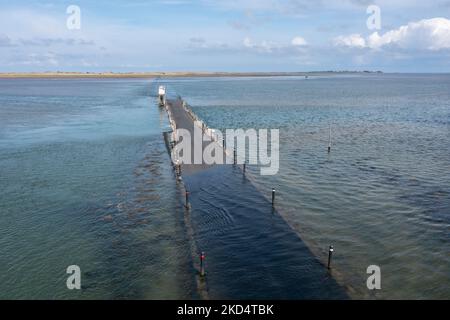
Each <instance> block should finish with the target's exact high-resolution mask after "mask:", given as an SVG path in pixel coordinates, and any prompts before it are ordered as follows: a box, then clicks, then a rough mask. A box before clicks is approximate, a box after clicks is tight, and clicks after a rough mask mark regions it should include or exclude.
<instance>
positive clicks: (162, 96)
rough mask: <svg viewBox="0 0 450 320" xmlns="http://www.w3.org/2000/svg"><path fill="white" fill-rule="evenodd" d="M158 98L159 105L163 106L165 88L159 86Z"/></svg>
mask: <svg viewBox="0 0 450 320" xmlns="http://www.w3.org/2000/svg"><path fill="white" fill-rule="evenodd" d="M158 97H159V104H160V105H164V104H165V103H166V87H165V86H159V88H158Z"/></svg>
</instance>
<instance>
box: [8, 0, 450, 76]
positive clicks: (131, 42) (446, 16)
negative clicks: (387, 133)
mask: <svg viewBox="0 0 450 320" xmlns="http://www.w3.org/2000/svg"><path fill="white" fill-rule="evenodd" d="M70 5H76V6H78V7H79V8H80V10H81V20H80V21H81V28H80V29H76V30H70V29H68V28H67V26H66V22H67V19H68V18H69V16H70V14H67V12H66V9H67V7H68V6H70ZM370 5H376V6H377V7H378V8H379V10H380V18H381V20H380V25H379V27H380V28H379V29H373V28H371V29H369V28H368V26H367V24H366V21H367V19H368V18H370V17H371V14H370V13H369V14H368V13H367V8H368V6H370ZM371 12H373V11H371ZM0 51H1V55H0V71H2V72H10V71H56V70H60V71H92V72H95V71H116V72H126V71H315V70H318V71H321V70H382V71H386V72H450V0H433V1H419V0H390V1H389V0H336V1H325V0H322V1H307V0H154V1H144V0H136V1H133V0H128V1H126V0H109V1H106V0H97V1H85V0H82V1H74V0H71V1H20V0H19V1H17V0H16V1H3V0H0Z"/></svg>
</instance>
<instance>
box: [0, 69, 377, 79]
mask: <svg viewBox="0 0 450 320" xmlns="http://www.w3.org/2000/svg"><path fill="white" fill-rule="evenodd" d="M373 73H382V72H381V71H312V72H125V73H120V72H117V73H116V72H3V73H0V78H158V77H161V78H187V77H283V76H284V77H285V76H300V77H302V76H324V75H342V74H373Z"/></svg>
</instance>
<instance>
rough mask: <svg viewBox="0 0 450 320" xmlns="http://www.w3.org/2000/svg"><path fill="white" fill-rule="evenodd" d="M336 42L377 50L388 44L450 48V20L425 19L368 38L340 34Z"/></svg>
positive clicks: (406, 47) (437, 48)
mask: <svg viewBox="0 0 450 320" xmlns="http://www.w3.org/2000/svg"><path fill="white" fill-rule="evenodd" d="M334 44H335V45H336V46H344V47H352V48H370V49H375V50H376V49H381V48H383V47H388V46H390V47H398V48H401V49H413V50H432V51H436V50H441V49H450V20H448V19H445V18H433V19H424V20H420V21H417V22H410V23H408V24H407V25H404V26H401V27H400V28H398V29H394V30H390V31H388V32H386V33H384V34H382V35H380V34H378V32H374V33H372V34H371V35H369V36H368V37H366V38H364V37H362V36H361V35H360V34H351V35H348V36H339V37H337V38H335V39H334Z"/></svg>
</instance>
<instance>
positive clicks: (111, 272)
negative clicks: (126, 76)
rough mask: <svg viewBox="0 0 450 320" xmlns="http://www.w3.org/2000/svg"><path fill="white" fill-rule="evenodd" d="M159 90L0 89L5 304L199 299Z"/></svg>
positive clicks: (130, 83) (12, 83)
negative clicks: (75, 283) (72, 274)
mask: <svg viewBox="0 0 450 320" xmlns="http://www.w3.org/2000/svg"><path fill="white" fill-rule="evenodd" d="M152 88H153V87H152V82H151V81H150V80H92V79H91V80H86V79H84V80H61V79H59V80H51V79H50V80H42V79H34V80H0V124H1V125H0V189H1V190H2V195H1V201H0V234H1V237H0V288H1V290H0V298H3V299H5V298H8V299H17V298H19V299H24V298H31V299H46V298H50V299H61V298H63V299H69V298H70V299H73V298H82V299H92V298H97V299H116V298H136V299H155V298H159V299H164V298H169V299H175V298H192V297H196V296H197V295H196V289H195V285H194V279H193V273H192V262H191V256H190V252H189V241H188V240H187V239H186V232H185V231H184V229H185V226H184V222H183V221H184V218H183V210H182V209H181V208H180V206H179V204H178V201H176V200H175V199H177V198H178V196H179V194H178V192H179V191H178V190H177V188H176V184H175V182H174V178H173V172H172V168H171V166H170V162H169V156H168V154H167V151H166V148H165V145H164V141H163V139H162V134H161V132H162V130H163V129H165V128H167V123H166V115H165V114H164V113H161V112H160V110H159V109H158V107H157V105H156V99H155V97H154V96H152V95H151V93H152V91H151V90H152ZM72 264H76V265H78V266H80V268H81V271H82V278H81V281H82V283H81V284H82V289H83V290H81V291H77V290H74V291H70V290H68V289H67V288H66V278H67V276H68V275H67V274H66V268H67V266H69V265H72Z"/></svg>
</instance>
